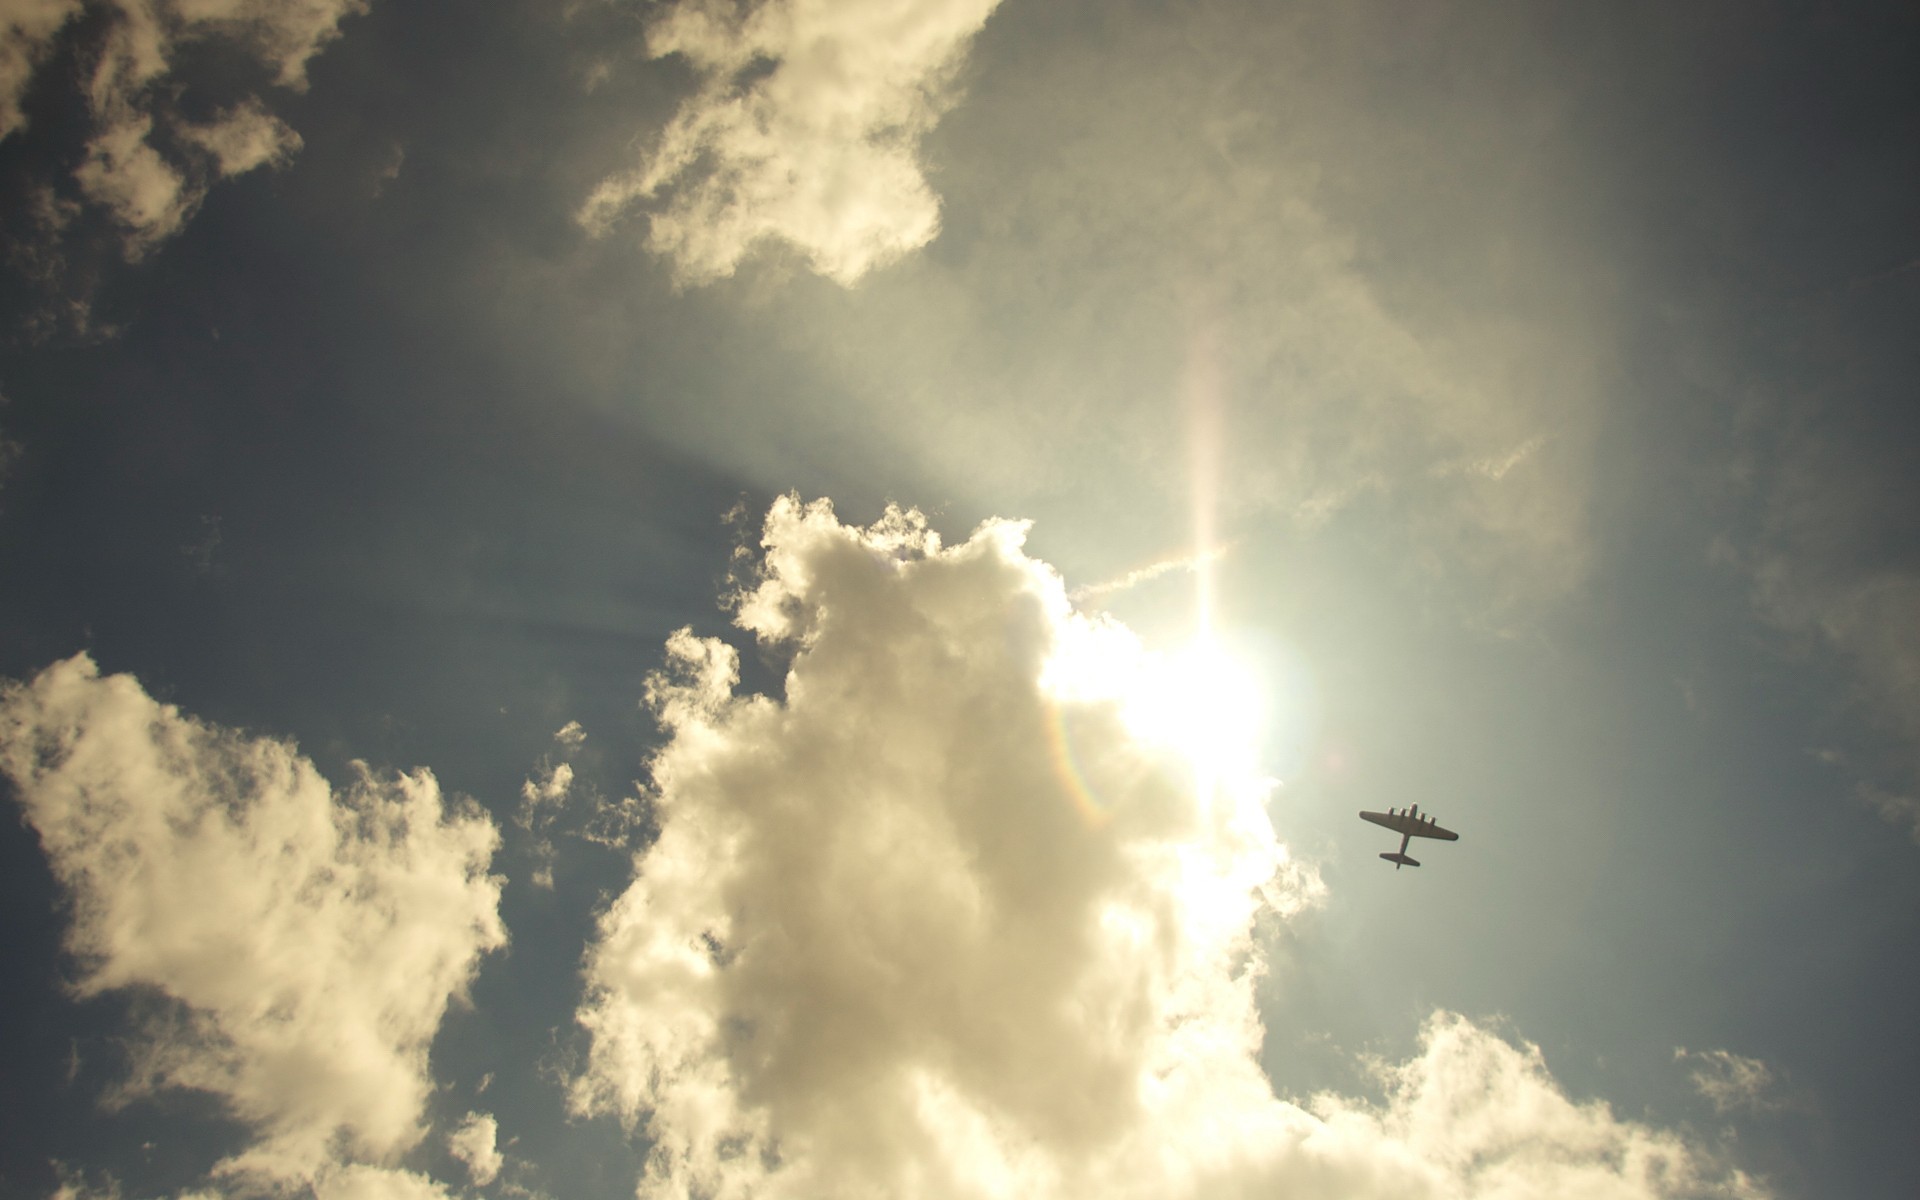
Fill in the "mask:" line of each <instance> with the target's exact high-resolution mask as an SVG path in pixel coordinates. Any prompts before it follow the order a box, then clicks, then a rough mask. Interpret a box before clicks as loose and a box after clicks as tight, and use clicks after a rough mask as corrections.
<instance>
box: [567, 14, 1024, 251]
mask: <svg viewBox="0 0 1920 1200" xmlns="http://www.w3.org/2000/svg"><path fill="white" fill-rule="evenodd" d="M998 3H999V0H766V2H764V3H757V4H748V3H740V2H729V0H682V2H681V3H678V4H676V5H674V6H672V7H671V8H669V9H667V10H666V12H665V13H664V14H663V15H661V16H660V17H658V18H656V19H655V20H654V22H653V23H652V25H651V26H650V27H649V29H648V33H647V50H648V53H649V54H650V55H652V56H653V57H655V58H664V57H666V56H668V55H676V54H677V55H680V56H682V57H684V58H685V59H686V60H687V61H688V62H689V63H690V64H691V65H692V66H693V68H694V69H695V70H696V71H697V72H699V75H700V78H701V84H700V90H699V92H698V93H697V94H696V95H694V96H693V97H692V98H690V99H689V100H687V101H686V102H685V103H684V104H683V105H682V106H681V108H680V111H679V112H678V113H676V114H675V115H674V118H673V120H672V121H671V122H670V123H669V124H668V125H667V128H666V129H665V131H664V132H663V133H662V135H661V137H660V141H659V144H658V145H657V146H656V147H655V148H654V150H653V152H652V153H651V154H649V155H648V156H647V157H646V159H645V160H644V161H643V162H642V163H641V164H640V166H638V167H637V168H635V169H634V170H632V171H628V172H624V173H622V174H619V175H615V176H613V177H611V178H609V179H607V180H605V181H603V182H602V183H601V184H600V186H599V187H598V188H596V189H595V190H594V192H593V194H592V195H591V196H590V197H589V198H588V200H587V203H586V205H585V207H584V208H582V210H581V213H580V219H581V222H582V223H583V224H584V225H585V226H586V227H587V228H588V229H589V230H590V231H592V232H595V233H604V232H606V231H607V230H608V229H609V228H610V227H611V226H612V224H613V223H614V221H615V220H616V219H617V218H618V217H619V216H620V215H621V214H622V213H623V212H625V211H626V210H627V209H628V208H630V207H631V206H632V205H634V204H635V203H636V202H638V201H641V200H647V199H653V198H656V197H660V196H662V195H664V196H665V197H666V202H665V205H664V207H662V208H661V209H659V210H658V211H656V212H654V213H653V214H652V218H651V228H650V233H649V236H648V245H649V246H650V247H651V248H652V249H653V250H655V251H656V252H658V253H660V254H662V255H665V256H667V257H669V258H671V259H672V260H673V263H674V268H675V272H676V274H677V275H678V277H679V278H680V280H681V281H682V282H685V283H706V282H711V281H712V280H715V279H719V278H722V277H724V276H727V275H731V274H732V273H733V272H734V269H735V268H736V267H737V266H738V265H739V264H740V261H741V260H742V259H743V258H744V257H746V255H747V254H748V253H750V252H751V251H752V250H753V249H754V248H755V247H756V246H758V245H760V244H761V243H763V242H768V241H778V242H785V243H787V244H788V245H791V246H793V247H795V248H797V249H798V250H799V251H800V252H801V253H802V254H804V255H805V256H806V257H807V259H808V261H809V263H810V264H811V266H812V268H813V269H814V270H815V271H817V272H819V273H820V274H822V275H825V276H826V277H828V278H830V279H833V280H835V281H837V282H839V283H842V284H849V285H850V284H852V283H853V282H855V281H856V280H858V279H859V278H860V277H861V276H862V275H865V274H866V273H867V272H868V271H870V270H872V269H873V268H875V267H878V266H883V265H885V264H886V263H888V262H891V261H893V260H895V259H897V258H899V257H900V256H902V255H904V254H906V253H908V252H910V251H912V250H915V249H918V248H919V247H921V246H923V245H925V244H926V243H927V242H929V241H931V240H932V239H933V237H934V234H935V233H936V232H937V230H938V228H939V201H938V199H937V198H936V197H935V195H934V193H933V189H932V188H931V187H930V186H929V185H928V183H927V179H926V175H925V173H924V171H923V169H922V167H921V164H920V161H919V146H920V140H921V138H922V137H924V136H925V135H926V133H927V132H928V131H929V130H930V129H932V128H933V126H934V124H935V123H936V122H937V121H938V120H939V118H940V116H941V115H942V114H943V113H944V112H946V111H947V109H948V108H950V107H951V106H952V105H953V103H954V102H955V99H956V87H955V84H954V78H953V77H954V75H955V73H956V72H957V69H958V67H959V64H960V62H961V60H962V58H963V57H964V55H965V53H966V48H967V45H968V43H969V42H970V41H971V40H972V38H973V36H974V34H976V33H977V32H979V30H980V28H981V26H982V25H984V24H985V23H986V20H987V17H988V15H989V14H991V13H992V11H993V10H994V8H995V7H996V6H997V5H998Z"/></svg>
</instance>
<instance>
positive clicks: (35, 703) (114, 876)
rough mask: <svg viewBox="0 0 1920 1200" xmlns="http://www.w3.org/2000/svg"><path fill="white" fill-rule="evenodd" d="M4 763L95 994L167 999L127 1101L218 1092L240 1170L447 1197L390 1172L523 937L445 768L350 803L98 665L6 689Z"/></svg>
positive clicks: (239, 1174)
mask: <svg viewBox="0 0 1920 1200" xmlns="http://www.w3.org/2000/svg"><path fill="white" fill-rule="evenodd" d="M0 769H3V770H4V771H5V772H6V774H7V775H8V776H9V777H10V778H11V779H12V780H13V783H14V786H15V787H16V789H17V791H18V795H19V798H20V803H21V805H22V807H23V808H24V809H25V814H26V818H27V820H28V822H29V823H30V824H32V826H33V827H34V829H35V830H36V831H37V832H38V833H39V835H40V842H41V845H42V846H43V847H44V848H45V850H46V854H47V858H48V860H49V862H50V864H51V866H52V869H53V873H54V875H55V877H56V878H57V879H58V880H59V881H60V883H61V885H62V886H63V887H64V888H65V889H66V891H67V893H68V894H69V895H70V896H71V897H72V900H73V908H72V913H73V917H72V925H71V927H70V928H69V930H68V932H67V946H68V948H69V949H70V950H71V952H72V953H73V955H74V957H75V959H76V961H77V964H78V966H79V969H80V974H79V977H78V982H77V989H78V991H79V992H80V994H82V995H97V994H100V993H105V992H111V991H118V990H123V989H135V988H137V989H153V990H154V991H156V992H158V993H159V994H161V995H163V996H165V997H166V998H167V999H168V1000H169V1001H170V1003H169V1005H167V1006H166V1007H164V1008H163V1009H161V1010H160V1011H159V1013H158V1015H156V1016H154V1017H152V1018H151V1019H149V1020H147V1021H146V1023H145V1025H144V1027H143V1028H142V1029H141V1030H140V1032H139V1037H138V1039H137V1041H136V1043H135V1054H134V1070H133V1073H132V1075H131V1076H130V1077H129V1078H128V1079H127V1080H126V1081H125V1082H124V1084H123V1085H122V1087H121V1089H120V1093H119V1094H120V1096H121V1097H122V1098H123V1099H124V1098H132V1097H138V1096H145V1095H149V1094H152V1093H155V1092H157V1091H159V1090H161V1089H166V1088H188V1089H193V1090H198V1091H202V1092H207V1093H210V1094H212V1095H214V1096H217V1097H219V1098H220V1099H221V1100H222V1101H223V1102H224V1104H225V1105H226V1107H227V1108H228V1110H229V1111H230V1112H231V1113H232V1115H233V1116H234V1117H235V1118H237V1119H239V1120H240V1121H242V1122H244V1123H245V1124H246V1125H248V1126H250V1127H251V1128H252V1129H253V1131H254V1133H255V1135H256V1136H255V1140H254V1141H253V1142H252V1144H250V1145H249V1146H247V1147H246V1148H245V1149H244V1150H242V1151H241V1152H240V1153H238V1154H237V1155H235V1156H233V1157H231V1158H229V1159H227V1160H225V1161H224V1162H222V1163H221V1164H220V1165H219V1166H218V1168H217V1173H218V1174H219V1175H221V1176H224V1177H228V1178H233V1179H240V1180H243V1181H248V1180H250V1181H253V1182H254V1183H259V1182H263V1181H264V1182H267V1183H273V1184H295V1183H299V1182H306V1183H310V1184H312V1185H313V1186H314V1187H315V1188H316V1190H317V1193H318V1194H320V1195H322V1196H342V1197H357V1196H369V1197H370V1196H374V1195H425V1194H438V1193H437V1191H434V1192H428V1191H422V1190H421V1189H423V1188H426V1187H428V1185H427V1184H426V1183H425V1182H424V1181H420V1182H419V1184H418V1186H416V1185H415V1183H413V1182H408V1180H407V1179H406V1178H402V1176H404V1172H402V1173H398V1174H396V1173H394V1172H390V1171H387V1170H385V1169H384V1168H385V1166H386V1165H388V1164H389V1163H390V1160H391V1159H392V1158H393V1156H395V1155H397V1154H398V1153H400V1152H402V1151H404V1150H406V1149H407V1148H409V1147H410V1146H412V1145H413V1144H414V1143H416V1142H417V1141H418V1140H419V1139H420V1137H421V1136H422V1135H423V1133H424V1132H425V1131H424V1129H423V1127H422V1124H421V1121H422V1113H423V1107H424V1105H425V1103H426V1099H427V1095H428V1093H429V1091H430V1090H431V1080H430V1078H429V1076H428V1072H427V1049H428V1045H429V1043H430V1042H431V1040H432V1038H433V1036H434V1033H435V1031H436V1030H437V1029H438V1028H439V1025H440V1020H441V1017H442V1015H443V1014H444V1013H445V1011H446V1009H447V1005H448V1004H449V1003H450V1002H451V1001H453V1000H454V999H455V998H457V997H459V996H460V995H462V993H463V992H464V989H465V988H466V985H467V983H468V981H469V980H470V979H471V977H472V975H473V973H474V970H475V968H476V966H477V963H478V961H479V958H480V956H481V955H483V954H484V953H486V952H487V951H489V950H493V949H496V948H498V947H500V946H502V945H504V944H505V940H506V934H505V931H504V929H503V927H502V926H501V923H500V919H499V916H498V914H497V906H498V901H499V890H500V883H499V880H497V879H495V878H492V877H490V876H489V875H488V874H487V865H488V862H489V860H490V859H491V858H492V855H493V851H494V846H495V844H496V841H497V837H496V834H495V831H494V828H493V825H492V824H491V822H489V821H488V820H487V818H486V817H485V815H484V814H482V813H480V812H478V811H476V810H475V809H473V807H472V806H471V805H470V804H467V803H462V802H458V801H449V800H447V799H445V798H443V797H442V795H441V793H440V789H439V786H438V785H437V784H436V783H435V781H434V778H433V776H432V775H431V774H429V773H427V772H426V771H416V772H413V773H410V774H403V775H399V776H395V777H391V778H382V777H376V776H375V775H373V774H372V773H370V772H365V771H363V772H362V774H361V775H360V777H359V778H358V779H357V780H355V781H354V783H353V784H352V785H351V786H349V787H347V788H344V789H341V790H338V791H336V790H335V789H333V788H332V787H330V786H329V785H328V783H327V781H326V780H325V779H323V778H322V777H321V776H320V774H319V773H318V772H317V771H316V770H315V769H314V767H313V765H312V764H311V763H309V762H308V761H307V760H306V759H304V758H302V757H301V756H300V755H299V754H298V753H297V752H296V751H295V750H294V748H293V747H292V746H290V745H288V744H286V743H283V742H278V741H274V740H271V739H267V738H254V737H248V736H245V735H242V734H239V733H235V732H233V731H231V730H227V729H222V728H220V727H218V726H213V725H208V724H205V723H203V722H200V721H197V720H195V719H193V718H192V717H189V716H186V715H184V714H182V713H181V712H180V711H179V710H178V709H176V708H174V707H173V706H171V705H167V704H162V703H160V702H158V701H156V700H153V699H152V698H150V697H149V696H148V695H147V694H146V692H145V691H144V690H143V689H142V688H141V686H140V684H139V683H138V682H137V681H136V680H134V679H133V678H132V677H131V676H126V675H114V676H106V677H102V676H101V675H100V674H99V672H98V670H97V669H96V668H95V666H94V663H93V662H92V660H91V659H89V658H88V657H87V656H85V655H79V656H76V657H74V658H71V659H68V660H66V661H65V662H61V663H56V664H54V665H53V666H51V667H49V668H47V670H46V671H44V672H42V673H41V674H40V675H39V676H38V677H37V678H35V679H33V680H32V681H31V682H28V683H9V684H6V685H5V686H4V688H0ZM342 1153H344V1155H345V1159H346V1160H353V1159H359V1160H362V1162H363V1163H364V1164H366V1165H364V1166H359V1167H346V1166H344V1165H343V1160H342V1158H341V1155H342ZM412 1178H413V1179H415V1180H417V1179H418V1177H412ZM396 1188H397V1189H398V1190H395V1189H396ZM382 1189H384V1190H382Z"/></svg>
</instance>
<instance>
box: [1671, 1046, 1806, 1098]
mask: <svg viewBox="0 0 1920 1200" xmlns="http://www.w3.org/2000/svg"><path fill="white" fill-rule="evenodd" d="M1673 1057H1674V1061H1676V1062H1684V1063H1688V1064H1690V1065H1691V1066H1692V1068H1693V1069H1692V1070H1690V1071H1688V1072H1687V1080H1688V1082H1690V1083H1692V1084H1693V1089H1694V1091H1696V1092H1699V1093H1700V1094H1701V1095H1702V1096H1704V1097H1706V1099H1707V1102H1708V1103H1710V1104H1712V1105H1713V1109H1714V1111H1715V1112H1718V1113H1723V1114H1724V1113H1731V1112H1739V1111H1742V1110H1745V1111H1748V1112H1767V1111H1769V1110H1772V1109H1776V1108H1780V1107H1782V1103H1781V1101H1780V1099H1779V1097H1778V1096H1776V1095H1775V1094H1774V1091H1775V1089H1774V1084H1775V1079H1774V1074H1773V1068H1771V1067H1769V1066H1767V1064H1766V1063H1764V1062H1762V1061H1761V1060H1759V1059H1757V1058H1748V1057H1746V1056H1745V1055H1742V1054H1735V1053H1733V1052H1732V1051H1729V1050H1695V1051H1689V1050H1688V1049H1687V1048H1686V1047H1685V1046H1679V1047H1676V1048H1675V1049H1674V1052H1673Z"/></svg>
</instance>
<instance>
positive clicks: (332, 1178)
mask: <svg viewBox="0 0 1920 1200" xmlns="http://www.w3.org/2000/svg"><path fill="white" fill-rule="evenodd" d="M182 1200H186V1198H185V1197H183V1198H182ZM313 1200H450V1197H449V1195H448V1193H447V1189H446V1188H445V1187H444V1186H442V1185H441V1184H440V1183H439V1182H438V1181H437V1180H434V1179H431V1178H429V1177H428V1176H425V1175H421V1174H419V1173H417V1172H414V1171H403V1170H398V1169H395V1168H388V1167H370V1166H367V1165H366V1164H364V1163H355V1164H352V1165H349V1166H345V1167H341V1168H339V1169H338V1170H332V1171H328V1172H327V1173H326V1174H324V1175H322V1176H320V1178H318V1179H316V1180H315V1181H314V1184H313Z"/></svg>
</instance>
